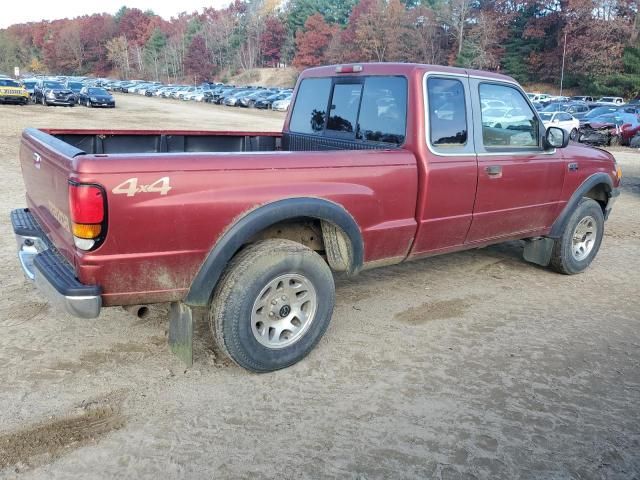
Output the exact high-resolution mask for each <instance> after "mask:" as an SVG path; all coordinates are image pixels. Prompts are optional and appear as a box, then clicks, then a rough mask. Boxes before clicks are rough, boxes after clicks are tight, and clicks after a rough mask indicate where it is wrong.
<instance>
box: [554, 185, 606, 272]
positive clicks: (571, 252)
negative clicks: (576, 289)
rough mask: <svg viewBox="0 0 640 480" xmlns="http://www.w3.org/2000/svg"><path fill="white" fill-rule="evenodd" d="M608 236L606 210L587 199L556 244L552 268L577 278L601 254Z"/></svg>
mask: <svg viewBox="0 0 640 480" xmlns="http://www.w3.org/2000/svg"><path fill="white" fill-rule="evenodd" d="M603 235H604V215H603V213H602V207H601V206H600V204H599V203H598V202H596V201H595V200H593V199H591V198H583V199H582V200H581V201H580V203H579V204H578V206H577V208H576V209H575V211H574V212H573V213H572V214H571V216H570V217H569V220H568V221H567V224H566V226H565V228H564V232H563V233H562V236H561V237H560V238H559V239H557V240H556V241H555V245H554V247H553V254H552V256H551V267H552V268H553V269H554V270H556V271H557V272H560V273H564V274H566V275H573V274H576V273H580V272H582V271H584V270H585V269H586V268H587V267H588V266H589V265H590V264H591V262H592V261H593V259H594V258H595V256H596V255H597V254H598V250H599V249H600V244H601V243H602V237H603Z"/></svg>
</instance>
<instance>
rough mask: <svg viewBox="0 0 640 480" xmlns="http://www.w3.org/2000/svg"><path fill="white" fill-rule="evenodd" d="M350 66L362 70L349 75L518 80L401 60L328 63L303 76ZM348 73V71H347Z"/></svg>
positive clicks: (325, 72) (328, 74) (333, 74)
mask: <svg viewBox="0 0 640 480" xmlns="http://www.w3.org/2000/svg"><path fill="white" fill-rule="evenodd" d="M340 65H342V66H348V65H361V66H362V71H361V72H358V73H349V75H370V74H375V75H406V76H410V75H411V74H414V73H416V72H418V73H424V72H437V73H445V74H447V73H448V74H456V75H465V76H466V75H469V76H478V77H485V78H495V79H496V80H503V81H505V80H506V81H509V82H516V81H515V80H514V79H513V78H512V77H509V76H507V75H502V74H500V73H494V72H487V71H484V70H473V69H469V68H458V67H447V66H443V65H428V64H422V63H400V62H388V63H387V62H381V63H366V62H365V63H360V62H354V63H346V64H335V65H327V66H322V67H314V68H308V69H306V70H305V71H304V72H302V75H301V76H302V77H327V76H336V75H338V73H337V72H336V67H338V66H340ZM345 74H346V73H345Z"/></svg>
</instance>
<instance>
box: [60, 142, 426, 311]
mask: <svg viewBox="0 0 640 480" xmlns="http://www.w3.org/2000/svg"><path fill="white" fill-rule="evenodd" d="M178 166H179V167H178ZM73 170H74V171H75V172H76V174H75V175H76V178H75V179H76V180H78V181H80V182H89V183H99V184H101V185H103V186H104V187H105V189H106V191H107V202H108V233H107V237H106V239H105V242H104V243H103V244H102V246H100V247H99V248H98V249H97V250H95V251H94V252H90V253H76V257H77V258H76V263H77V265H78V272H77V273H78V277H79V279H80V280H81V281H82V282H83V283H90V284H96V283H97V284H100V285H101V286H102V287H103V291H104V295H103V300H104V303H105V305H118V304H133V303H143V302H145V303H151V302H154V301H170V300H179V299H181V298H183V297H184V296H185V294H186V292H187V289H188V288H189V286H190V284H191V281H192V279H193V278H194V276H195V274H196V272H197V271H198V269H199V268H200V266H201V264H202V262H203V261H204V258H205V256H206V255H207V254H208V252H209V251H210V250H211V249H212V248H213V246H214V245H215V242H216V241H217V239H218V238H220V235H221V234H222V233H223V232H224V231H225V230H226V229H228V228H229V227H230V226H231V225H232V224H233V223H234V222H235V221H237V219H239V218H240V217H241V216H242V215H244V214H245V213H247V212H249V211H251V210H253V209H255V208H257V207H259V206H260V205H263V204H265V203H269V202H273V201H276V200H280V199H285V198H294V197H320V198H325V199H328V200H330V201H333V202H335V203H337V204H340V205H342V206H343V207H344V208H345V209H346V210H347V211H348V212H349V213H350V214H351V215H352V216H353V217H354V219H355V221H356V222H357V224H358V225H359V227H360V230H361V233H362V237H363V241H364V246H365V262H374V261H377V260H381V259H385V258H390V257H405V256H406V255H407V253H408V250H409V248H410V244H411V241H412V239H413V236H414V234H415V229H416V222H415V218H414V215H415V205H416V196H417V188H418V186H417V179H418V176H417V167H416V161H415V157H414V156H413V154H412V153H410V152H408V151H404V150H389V151H330V152H260V153H256V152H254V153H223V154H211V153H207V154H199V153H194V154H140V155H109V156H82V157H78V158H76V159H75V160H74V166H73ZM165 176H167V177H169V185H170V186H171V190H170V191H169V192H168V193H167V194H166V195H161V194H159V193H157V192H139V193H136V194H135V195H133V196H128V195H126V194H118V193H114V192H113V189H114V188H115V187H117V186H118V185H120V184H122V183H123V182H125V181H126V180H128V179H131V178H136V179H137V183H138V184H139V185H149V184H152V183H153V182H155V181H157V180H158V179H160V178H162V177H165Z"/></svg>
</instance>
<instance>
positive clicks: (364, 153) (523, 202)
mask: <svg viewBox="0 0 640 480" xmlns="http://www.w3.org/2000/svg"><path fill="white" fill-rule="evenodd" d="M496 101H499V102H501V104H504V106H505V108H504V109H499V108H495V105H496ZM501 112H502V113H501ZM20 161H21V166H22V172H23V177H24V182H25V186H26V192H27V194H26V201H27V208H23V209H19V210H15V211H13V212H12V222H13V228H14V231H15V234H16V236H17V239H18V249H19V252H18V255H19V259H20V261H21V263H22V266H23V269H24V271H25V273H26V275H27V276H28V277H29V278H30V279H32V280H34V281H35V283H36V284H37V286H38V287H39V288H40V289H41V290H42V291H43V292H44V293H45V294H46V295H47V296H48V297H49V298H50V299H52V300H53V301H55V302H56V303H58V304H59V305H61V306H62V307H63V308H64V309H66V311H67V312H69V313H71V314H72V315H76V316H80V317H85V318H92V317H96V316H98V314H99V313H100V310H101V308H103V307H108V306H114V305H122V306H125V305H140V304H142V305H144V304H151V303H158V302H173V303H172V309H171V314H170V318H171V327H170V335H169V336H170V343H171V345H172V348H173V350H174V351H175V352H177V353H179V354H180V355H181V356H182V358H185V360H186V361H187V362H189V360H190V355H191V350H190V347H191V343H190V342H191V336H192V328H193V327H192V321H193V320H192V312H194V311H202V312H208V315H209V318H210V323H211V327H212V329H213V332H214V336H215V338H216V341H217V342H218V343H219V346H220V348H221V350H223V351H224V352H225V353H226V354H227V355H228V356H229V357H230V358H231V359H232V360H233V361H234V362H236V363H237V364H239V365H240V366H242V367H244V368H247V369H249V370H253V371H259V372H260V371H271V370H275V369H279V368H283V367H286V366H289V365H291V364H293V363H295V362H297V361H299V360H300V359H302V358H303V357H304V356H305V355H306V354H307V353H308V352H309V351H310V350H311V349H312V348H313V347H314V346H315V345H316V344H317V343H318V341H319V340H320V338H321V336H322V335H323V333H324V332H325V330H326V329H327V326H328V324H329V321H330V319H331V315H332V311H333V306H334V298H335V289H334V282H333V273H334V272H346V274H348V275H354V274H356V273H357V272H358V271H360V270H362V269H366V268H372V267H376V266H384V265H390V264H395V263H399V262H403V261H407V260H414V259H418V258H424V257H427V256H431V255H437V254H441V253H447V252H454V251H458V250H464V249H469V248H478V247H483V246H486V245H490V244H494V243H498V242H504V241H507V240H514V239H524V240H525V242H524V243H525V246H524V257H525V259H527V260H529V261H531V262H534V263H537V264H540V265H550V266H551V267H552V268H553V269H555V270H557V271H558V272H561V273H565V274H574V273H579V272H581V271H583V270H584V269H585V268H587V266H588V265H589V264H590V263H591V261H592V260H593V259H594V257H595V255H596V253H597V252H598V249H599V247H600V242H601V241H602V237H603V231H604V220H605V219H606V218H607V216H608V214H609V212H610V211H611V207H612V204H613V203H614V200H615V199H616V196H617V195H618V185H619V182H620V176H621V172H620V169H619V168H618V167H617V165H616V162H615V160H614V158H613V156H612V155H610V154H609V153H607V152H606V151H603V150H599V149H595V148H591V147H585V146H582V145H578V144H574V143H571V144H569V136H568V133H567V132H566V131H563V130H561V129H559V128H554V127H550V128H548V129H546V130H545V128H544V126H543V124H542V121H540V118H539V117H538V114H537V113H536V111H535V109H534V108H533V107H532V106H531V103H530V102H529V100H528V99H527V96H526V94H525V93H524V92H523V90H522V88H521V87H520V86H519V85H518V84H517V83H516V82H515V81H514V80H513V79H511V78H509V77H506V76H503V75H497V74H493V73H487V72H481V71H473V70H464V69H457V68H447V67H439V66H429V65H416V64H360V65H339V66H327V67H321V68H313V69H309V70H306V71H305V72H303V73H302V75H301V76H300V78H299V80H298V83H297V86H296V89H295V93H294V99H293V102H292V108H291V109H290V112H289V114H288V116H287V118H286V120H285V123H284V128H283V131H282V133H279V132H278V133H272V132H206V131H113V130H62V129H48V130H36V129H27V130H25V131H24V133H23V136H22V144H21V149H20Z"/></svg>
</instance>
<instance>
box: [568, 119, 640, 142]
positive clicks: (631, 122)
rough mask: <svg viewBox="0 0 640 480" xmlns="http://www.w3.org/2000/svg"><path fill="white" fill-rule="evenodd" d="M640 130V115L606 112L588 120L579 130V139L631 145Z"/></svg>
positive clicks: (580, 140) (581, 140)
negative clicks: (639, 116)
mask: <svg viewBox="0 0 640 480" xmlns="http://www.w3.org/2000/svg"><path fill="white" fill-rule="evenodd" d="M639 132H640V121H638V116H637V115H634V114H632V113H613V114H605V115H601V116H599V117H596V118H593V119H591V120H589V121H588V122H586V123H585V124H584V125H583V126H582V127H581V128H580V132H579V137H578V141H579V142H580V143H588V144H591V145H606V146H619V145H629V143H630V141H631V139H632V138H633V137H634V136H635V135H636V134H637V133H639Z"/></svg>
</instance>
